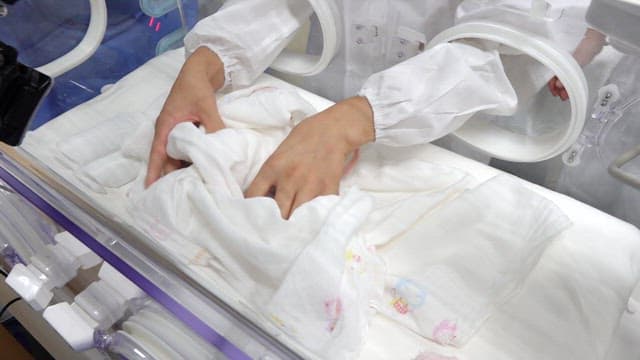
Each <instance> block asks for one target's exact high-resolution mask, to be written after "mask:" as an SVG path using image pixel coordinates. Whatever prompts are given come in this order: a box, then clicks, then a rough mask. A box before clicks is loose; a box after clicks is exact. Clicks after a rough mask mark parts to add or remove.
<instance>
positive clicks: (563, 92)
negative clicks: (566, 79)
mask: <svg viewBox="0 0 640 360" xmlns="http://www.w3.org/2000/svg"><path fill="white" fill-rule="evenodd" d="M560 98H561V99H562V101H567V100H569V93H568V92H567V90H566V89H565V88H562V90H560Z"/></svg>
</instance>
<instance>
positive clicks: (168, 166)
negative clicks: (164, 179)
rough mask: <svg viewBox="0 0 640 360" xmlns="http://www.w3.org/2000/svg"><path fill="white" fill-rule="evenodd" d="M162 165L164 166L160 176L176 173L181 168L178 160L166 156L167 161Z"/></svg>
mask: <svg viewBox="0 0 640 360" xmlns="http://www.w3.org/2000/svg"><path fill="white" fill-rule="evenodd" d="M163 165H164V166H163V167H162V176H164V175H167V174H169V173H171V172H173V171H176V170H178V169H180V168H181V167H182V166H181V165H182V163H181V162H180V160H176V159H172V158H170V157H168V156H167V160H166V161H165V162H164V164H163Z"/></svg>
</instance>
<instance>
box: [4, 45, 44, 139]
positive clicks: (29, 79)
mask: <svg viewBox="0 0 640 360" xmlns="http://www.w3.org/2000/svg"><path fill="white" fill-rule="evenodd" d="M51 84H52V80H51V78H50V77H49V76H47V75H45V74H43V73H41V72H39V71H37V70H36V69H33V68H31V67H29V66H26V65H23V64H21V63H19V62H18V52H17V51H16V49H14V48H12V47H11V46H9V45H7V44H5V43H3V42H1V41H0V141H2V142H4V143H7V144H9V145H11V146H17V145H20V142H22V138H23V137H24V134H25V133H26V131H27V130H28V129H29V124H30V123H31V119H32V118H33V115H34V114H35V112H36V110H37V108H38V105H39V104H40V102H41V101H42V99H43V98H44V97H45V95H47V93H48V92H49V89H50V88H51Z"/></svg>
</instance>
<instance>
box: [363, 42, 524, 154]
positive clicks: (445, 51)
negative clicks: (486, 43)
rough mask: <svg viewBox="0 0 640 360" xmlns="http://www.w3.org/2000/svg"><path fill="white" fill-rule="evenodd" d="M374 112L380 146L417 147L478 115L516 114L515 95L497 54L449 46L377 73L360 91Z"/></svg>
mask: <svg viewBox="0 0 640 360" xmlns="http://www.w3.org/2000/svg"><path fill="white" fill-rule="evenodd" d="M359 95H360V96H364V97H366V98H367V99H368V100H369V103H370V104H371V107H372V109H373V117H374V125H375V131H376V142H378V143H382V144H386V145H393V146H403V145H415V144H421V143H427V142H430V141H433V140H435V139H438V138H440V137H442V136H444V135H446V134H448V133H450V132H453V131H455V130H456V129H457V128H459V127H460V126H461V125H462V124H464V122H465V121H466V120H468V119H469V118H470V117H471V116H472V115H473V114H475V113H476V112H479V111H483V110H484V111H487V112H490V113H491V114H495V115H508V114H511V113H513V112H514V111H515V107H516V105H517V97H516V93H515V91H514V90H513V87H512V86H511V83H510V82H509V79H508V78H507V76H506V75H505V72H504V69H503V67H502V62H501V61H500V56H499V54H498V53H497V52H496V51H485V50H480V49H478V48H476V47H473V46H471V45H466V44H461V43H447V44H440V45H437V46H435V47H433V48H431V49H429V50H427V51H425V52H423V53H421V54H419V55H416V56H414V57H412V58H410V59H408V60H406V61H404V62H402V63H399V64H397V65H395V66H393V67H391V68H389V69H386V70H384V71H382V72H379V73H376V74H373V75H372V76H371V77H369V79H367V81H366V82H365V83H364V85H363V87H362V89H361V90H360V92H359Z"/></svg>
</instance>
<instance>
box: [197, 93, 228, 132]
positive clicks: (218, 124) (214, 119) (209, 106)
mask: <svg viewBox="0 0 640 360" xmlns="http://www.w3.org/2000/svg"><path fill="white" fill-rule="evenodd" d="M199 121H200V124H201V125H202V126H204V130H205V132H207V133H212V132H215V131H218V130H220V129H221V128H223V127H224V123H223V122H222V117H221V116H220V113H219V112H218V105H217V104H216V98H215V96H211V99H210V101H207V103H206V104H205V105H204V106H203V107H202V108H201V109H200V114H199Z"/></svg>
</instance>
